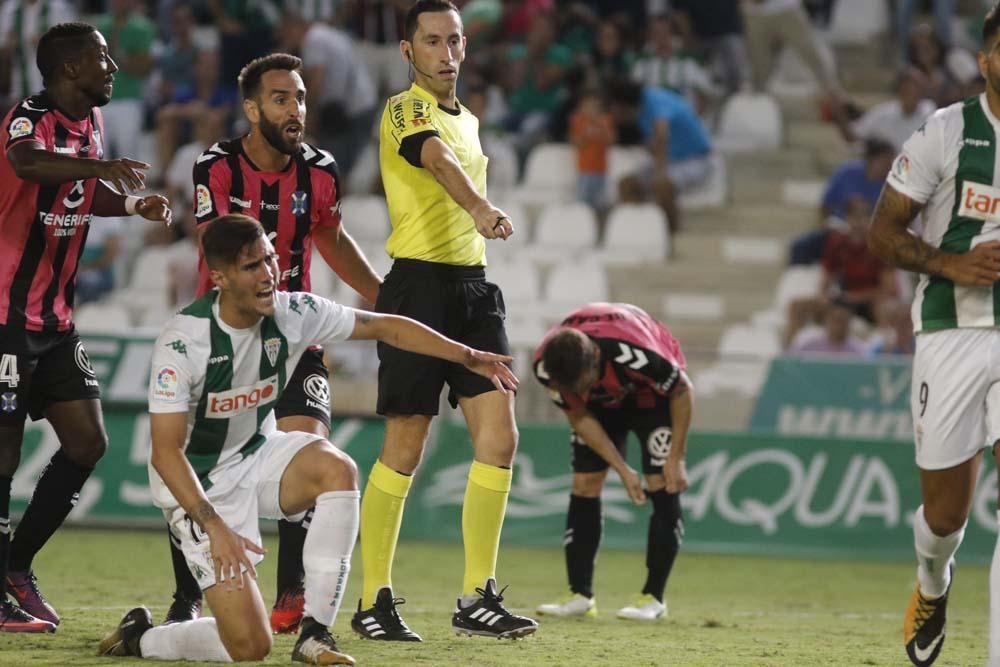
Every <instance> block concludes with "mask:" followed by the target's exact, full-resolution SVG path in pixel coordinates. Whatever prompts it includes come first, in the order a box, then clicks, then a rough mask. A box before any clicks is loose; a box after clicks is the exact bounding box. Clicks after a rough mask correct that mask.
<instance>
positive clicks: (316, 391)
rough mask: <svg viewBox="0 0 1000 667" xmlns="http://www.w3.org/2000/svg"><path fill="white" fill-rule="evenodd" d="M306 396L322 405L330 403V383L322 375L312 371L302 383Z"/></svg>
mask: <svg viewBox="0 0 1000 667" xmlns="http://www.w3.org/2000/svg"><path fill="white" fill-rule="evenodd" d="M302 388H303V389H304V390H305V392H306V396H308V397H309V398H311V399H313V400H314V401H316V402H317V403H320V404H321V405H323V406H328V405H330V385H329V384H328V383H327V381H326V378H325V377H323V376H322V375H317V374H316V373H313V374H312V375H310V376H309V377H307V378H306V380H305V382H303V383H302Z"/></svg>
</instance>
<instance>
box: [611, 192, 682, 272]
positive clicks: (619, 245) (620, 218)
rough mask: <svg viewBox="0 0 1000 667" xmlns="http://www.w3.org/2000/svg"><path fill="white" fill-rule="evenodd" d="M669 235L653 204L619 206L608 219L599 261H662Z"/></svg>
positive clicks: (660, 210) (629, 262)
mask: <svg viewBox="0 0 1000 667" xmlns="http://www.w3.org/2000/svg"><path fill="white" fill-rule="evenodd" d="M669 254H670V234H669V232H668V231H667V218H666V215H664V213H663V209H662V208H660V207H659V206H657V205H656V204H618V205H617V206H615V207H614V208H613V209H611V213H610V214H609V215H608V222H607V229H606V230H605V232H604V244H603V246H602V248H601V252H600V257H601V259H603V260H604V261H605V262H607V263H611V264H618V263H622V264H634V263H635V262H647V261H648V262H655V261H665V260H666V259H667V256H668V255H669Z"/></svg>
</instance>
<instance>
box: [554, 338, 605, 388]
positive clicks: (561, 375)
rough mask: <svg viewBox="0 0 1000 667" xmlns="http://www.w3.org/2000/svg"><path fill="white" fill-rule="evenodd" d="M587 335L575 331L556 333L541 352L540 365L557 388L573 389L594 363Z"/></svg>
mask: <svg viewBox="0 0 1000 667" xmlns="http://www.w3.org/2000/svg"><path fill="white" fill-rule="evenodd" d="M588 340H589V339H588V338H587V335H586V334H584V333H582V332H580V331H577V330H576V329H569V328H566V329H561V330H559V331H557V332H556V333H555V334H554V335H553V336H552V338H550V339H549V342H548V343H546V344H545V349H544V350H542V363H543V364H544V365H545V372H546V373H548V375H549V378H550V379H551V381H552V382H553V383H554V384H556V385H557V386H559V387H563V388H569V387H575V386H576V385H577V384H578V383H579V382H580V377H581V376H582V375H583V373H584V371H586V370H587V368H589V367H590V366H591V365H592V364H593V362H594V355H593V352H592V346H590V345H587V342H588Z"/></svg>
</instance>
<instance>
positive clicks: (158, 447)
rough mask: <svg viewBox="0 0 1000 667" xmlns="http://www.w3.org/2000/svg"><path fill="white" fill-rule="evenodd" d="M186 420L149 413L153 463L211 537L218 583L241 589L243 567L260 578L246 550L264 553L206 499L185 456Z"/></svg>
mask: <svg viewBox="0 0 1000 667" xmlns="http://www.w3.org/2000/svg"><path fill="white" fill-rule="evenodd" d="M187 418H188V413H187V412H168V413H152V414H150V416H149V425H150V435H151V436H152V442H153V444H152V451H151V454H150V462H151V463H152V464H153V468H154V469H155V470H156V472H157V474H158V475H159V476H160V479H162V480H163V483H164V484H166V485H167V488H168V489H170V493H171V494H173V496H174V498H175V499H176V500H177V502H178V503H179V504H180V506H181V507H183V508H184V511H185V512H186V513H187V515H188V516H189V517H190V518H191V520H193V521H195V522H196V523H197V524H198V525H199V526H200V527H201V529H202V530H203V531H205V533H206V534H207V535H208V539H209V541H210V543H211V547H212V562H213V564H214V566H215V575H216V581H218V582H219V583H220V584H222V585H223V586H227V587H230V588H231V587H232V586H233V584H234V583H235V584H236V585H237V586H238V587H239V588H242V587H243V577H242V576H240V565H241V564H242V565H243V567H245V568H246V570H247V572H249V573H250V575H251V576H253V577H255V578H256V576H257V572H256V570H255V569H254V566H253V563H252V562H251V561H250V559H249V558H248V557H247V554H246V552H247V550H250V551H253V552H255V553H259V554H263V553H264V550H263V549H262V548H261V547H260V546H259V545H257V544H254V543H253V542H251V541H250V540H248V539H246V538H245V537H243V536H242V535H237V534H236V533H235V532H234V531H233V530H232V529H231V528H229V526H227V525H226V523H225V522H224V521H223V520H222V518H221V517H220V516H219V515H218V514H217V513H216V512H215V508H214V507H213V506H212V503H211V502H210V501H209V500H208V497H206V496H205V490H204V489H203V488H202V486H201V482H200V481H198V477H197V475H195V473H194V469H193V468H191V464H190V463H189V462H188V460H187V458H185V456H184V442H185V439H186V437H187Z"/></svg>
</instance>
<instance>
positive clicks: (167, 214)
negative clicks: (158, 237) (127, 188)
mask: <svg viewBox="0 0 1000 667" xmlns="http://www.w3.org/2000/svg"><path fill="white" fill-rule="evenodd" d="M92 210H93V212H94V215H100V216H105V217H110V218H118V217H123V216H127V215H141V216H142V217H144V218H146V219H147V220H152V221H154V222H162V223H163V224H165V225H167V226H169V225H170V223H171V222H173V219H174V216H173V212H172V211H171V210H170V200H168V199H167V198H166V197H164V196H163V195H146V196H145V197H136V196H134V195H123V194H121V192H119V191H118V190H116V189H115V188H114V187H112V186H111V185H109V184H108V183H107V182H106V181H103V180H99V181H97V188H96V189H95V190H94V205H93V208H92Z"/></svg>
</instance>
